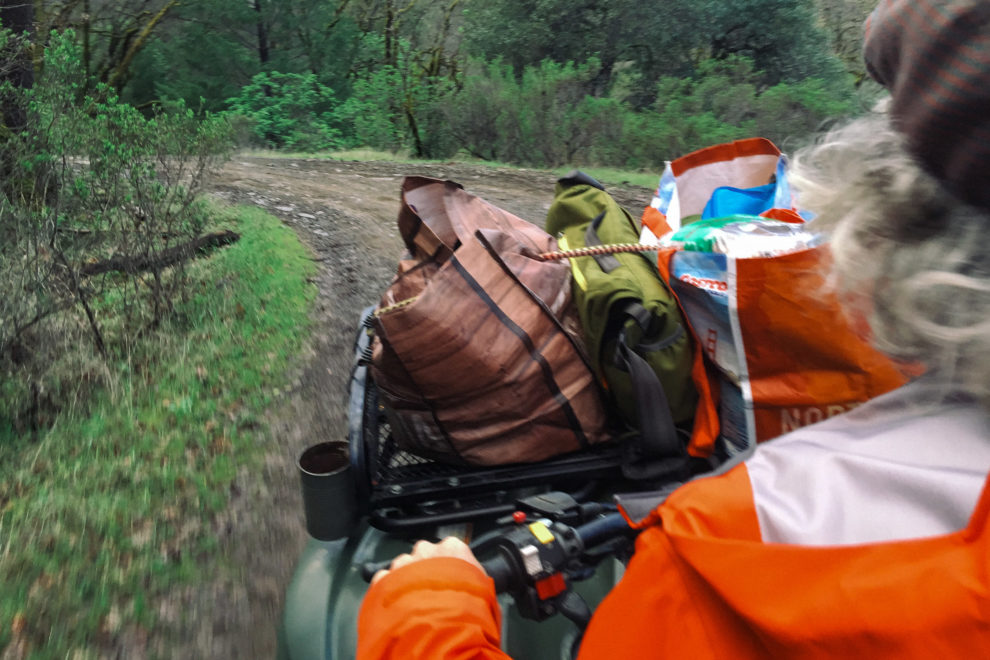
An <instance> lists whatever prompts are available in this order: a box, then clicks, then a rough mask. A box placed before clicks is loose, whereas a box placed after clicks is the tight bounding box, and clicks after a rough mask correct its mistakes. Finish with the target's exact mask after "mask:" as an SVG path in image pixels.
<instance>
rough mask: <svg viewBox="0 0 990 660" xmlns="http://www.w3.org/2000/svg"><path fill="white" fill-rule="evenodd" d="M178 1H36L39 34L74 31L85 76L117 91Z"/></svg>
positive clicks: (170, 15)
mask: <svg viewBox="0 0 990 660" xmlns="http://www.w3.org/2000/svg"><path fill="white" fill-rule="evenodd" d="M178 6H179V0H57V1H52V2H44V3H39V7H40V8H41V9H40V11H39V12H38V24H39V28H40V30H41V31H42V34H46V35H47V34H48V32H49V31H50V30H59V31H62V30H66V29H70V28H71V29H76V30H77V31H78V33H79V35H80V40H81V41H82V65H83V70H84V72H85V73H86V75H87V77H88V76H92V77H93V78H94V79H95V80H97V81H99V82H103V83H107V84H108V85H110V86H111V87H112V88H113V89H114V90H116V91H118V92H119V91H120V90H121V89H123V87H124V86H125V85H126V84H127V82H128V80H129V79H130V77H131V74H132V69H131V67H132V65H133V64H134V60H135V58H136V57H137V56H138V55H139V54H140V53H141V52H142V51H143V50H144V49H145V48H147V47H148V45H149V44H150V43H152V42H153V40H154V37H155V34H156V33H157V32H158V31H159V30H161V29H162V28H163V27H164V26H166V25H167V24H168V22H169V20H170V19H172V18H173V16H174V10H175V9H176V8H177V7H178Z"/></svg>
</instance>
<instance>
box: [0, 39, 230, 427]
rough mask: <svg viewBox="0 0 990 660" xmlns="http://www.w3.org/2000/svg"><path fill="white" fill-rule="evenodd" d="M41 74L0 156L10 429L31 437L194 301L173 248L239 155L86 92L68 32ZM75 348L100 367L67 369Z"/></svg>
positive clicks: (102, 94) (20, 94)
mask: <svg viewBox="0 0 990 660" xmlns="http://www.w3.org/2000/svg"><path fill="white" fill-rule="evenodd" d="M44 62H45V66H44V68H43V71H42V75H40V76H39V77H38V79H37V81H36V84H35V85H34V87H33V88H30V89H17V90H15V89H10V88H7V90H6V93H7V95H6V98H7V99H9V100H10V102H11V103H16V104H18V105H19V107H21V108H23V109H24V111H25V113H26V116H27V118H28V122H27V129H26V130H24V131H19V132H15V133H12V134H10V135H9V136H7V138H6V140H4V141H3V142H2V144H0V162H2V163H3V168H4V172H5V174H6V176H5V178H4V181H3V187H2V193H3V197H2V199H0V209H2V213H0V235H2V236H3V237H4V238H5V240H3V241H0V251H2V255H0V256H2V257H3V258H2V259H0V301H3V302H2V303H0V380H3V381H4V384H3V390H4V396H3V397H2V399H0V426H9V427H11V428H13V429H15V430H18V429H19V430H21V431H24V430H31V429H34V430H37V429H39V428H42V427H44V426H46V425H47V424H50V423H51V422H52V421H53V419H54V416H55V415H56V414H57V412H58V411H59V410H61V409H63V408H65V407H66V406H71V405H74V403H75V402H76V401H77V398H78V397H77V396H76V394H77V393H79V392H85V391H88V390H89V389H91V388H92V387H93V386H94V384H97V383H99V382H103V381H104V380H105V377H106V374H107V373H108V371H107V369H106V367H105V363H106V361H108V360H112V359H113V357H114V356H115V355H116V354H119V352H121V351H126V350H127V346H128V345H129V343H130V342H131V341H132V339H133V338H134V337H135V336H137V335H139V334H143V333H146V332H148V331H149V330H151V329H153V328H154V327H155V326H157V325H158V324H160V323H161V322H163V321H164V320H166V319H167V318H168V317H169V316H170V315H171V314H172V312H173V310H174V305H175V303H176V301H179V300H181V299H183V297H184V296H185V295H187V293H188V290H187V288H186V275H185V264H186V262H187V261H188V260H189V258H190V257H191V256H192V253H191V252H189V251H179V252H176V249H177V248H178V246H181V245H183V244H185V243H187V242H188V241H190V240H192V239H193V238H195V237H197V236H199V234H200V233H201V232H202V231H203V227H204V213H203V210H202V208H201V205H200V204H199V202H198V201H197V196H198V194H199V192H200V189H201V187H202V185H203V182H204V177H205V174H206V173H207V172H208V171H209V170H210V169H211V168H213V167H215V166H216V165H217V164H218V163H219V162H220V160H222V159H223V158H224V157H226V154H227V152H228V150H229V145H230V143H229V127H228V125H227V123H226V122H225V121H223V120H222V119H219V118H216V117H210V116H207V117H196V116H194V114H193V113H192V112H191V111H190V110H189V109H187V108H185V107H184V106H183V105H182V104H181V103H175V104H170V105H165V106H161V107H160V108H159V109H158V111H157V112H156V113H155V114H154V115H153V116H152V117H151V118H145V117H144V116H143V115H141V114H140V113H139V112H137V111H136V110H135V109H134V108H133V107H131V106H129V105H127V104H124V103H121V102H120V101H119V99H118V98H117V97H116V95H115V94H114V93H113V92H112V90H110V89H108V88H107V87H105V86H98V85H97V86H93V87H92V90H91V91H87V84H86V83H87V81H86V79H85V77H84V76H83V75H82V73H81V70H80V49H79V47H78V46H77V45H76V44H75V41H74V38H73V35H72V34H71V33H66V34H61V35H60V34H57V33H53V34H52V35H51V37H50V40H49V46H48V48H47V49H46V50H45V57H44ZM166 257H170V258H168V259H166ZM171 257H174V258H171ZM111 258H113V259H115V260H117V263H118V266H117V267H116V268H114V269H111V270H108V271H106V272H105V273H103V274H99V275H89V274H87V272H86V269H87V268H88V267H89V266H91V265H92V264H94V263H99V262H105V261H107V260H110V259H111ZM139 262H140V263H141V265H138V263H139ZM78 346H84V347H87V348H88V349H89V350H90V351H91V352H92V353H91V355H92V356H93V358H92V359H87V360H76V362H75V364H74V367H73V368H68V367H66V365H65V364H62V362H61V361H62V358H63V356H65V355H67V354H69V353H71V352H72V351H71V350H70V349H74V348H75V347H78ZM101 363H102V365H101ZM82 398H85V397H82Z"/></svg>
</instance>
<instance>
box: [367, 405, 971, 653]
mask: <svg viewBox="0 0 990 660" xmlns="http://www.w3.org/2000/svg"><path fill="white" fill-rule="evenodd" d="M890 399H891V397H890V395H888V403H889V402H890ZM893 400H894V402H895V404H896V405H894V406H893V407H890V406H888V408H887V409H886V411H884V410H883V409H880V412H879V413H877V408H876V406H875V405H874V404H873V402H871V403H869V404H866V405H865V406H863V407H861V408H860V409H859V411H863V412H862V414H859V415H857V413H858V411H854V412H853V413H849V414H847V415H843V416H840V417H836V418H833V420H829V421H828V422H824V423H822V424H819V425H817V426H815V427H809V428H808V429H803V430H802V431H801V432H798V433H795V434H792V436H798V437H797V438H791V436H785V438H781V439H779V440H775V441H773V442H771V443H768V445H764V446H763V447H761V448H760V450H758V451H757V453H756V455H755V456H754V457H753V458H751V459H750V460H749V461H747V463H744V464H740V465H738V466H736V467H735V468H733V469H732V470H730V471H729V472H727V473H725V474H723V475H720V476H715V477H708V478H703V479H698V480H696V481H693V482H691V483H689V484H687V485H685V486H683V487H681V488H680V489H678V490H677V491H676V492H675V493H674V494H673V495H672V496H671V497H670V498H668V499H667V501H666V502H665V503H663V504H662V505H660V506H659V507H656V508H655V509H654V510H652V512H650V513H649V515H647V516H646V517H645V519H643V520H641V521H639V522H638V523H637V525H641V526H643V527H645V529H644V531H643V532H642V534H641V535H640V536H639V539H638V540H637V545H636V553H635V555H634V556H633V558H632V560H631V561H630V563H629V566H628V569H627V571H626V574H625V576H624V577H623V579H622V581H621V582H620V583H619V584H618V585H617V586H616V588H615V589H614V590H613V591H612V592H611V593H610V594H609V596H608V597H607V598H606V599H605V601H604V602H603V603H602V604H601V606H600V607H599V608H598V610H597V611H596V612H595V615H594V617H593V618H592V621H591V624H590V626H589V627H588V630H587V633H586V635H585V638H584V642H583V644H582V648H581V653H580V655H579V660H580V659H583V660H591V659H600V658H658V659H659V658H664V659H665V660H668V659H670V658H692V659H693V658H742V659H747V658H775V659H779V658H785V659H786V658H801V659H815V658H897V659H910V658H919V659H921V658H924V659H926V660H927V659H928V658H932V657H952V658H977V657H988V656H990V570H988V566H990V530H988V528H987V523H988V518H990V490H988V487H987V483H986V482H987V480H986V475H987V470H988V469H990V462H988V461H990V442H988V440H987V439H988V438H990V423H988V421H987V418H986V416H985V415H984V414H983V413H982V411H977V410H975V409H974V408H973V407H965V406H963V407H961V408H960V407H958V406H957V407H956V408H953V409H950V410H948V411H947V412H946V411H944V410H943V411H942V412H939V411H935V412H934V413H933V412H932V411H931V410H930V409H913V408H912V407H911V406H912V405H913V404H910V403H908V404H904V402H903V401H900V402H899V401H897V397H896V396H894V397H893ZM905 405H906V407H905ZM871 406H873V407H872V408H871ZM881 408H882V407H881ZM929 408H930V407H929ZM864 409H870V410H864ZM912 411H913V412H912ZM870 420H873V421H870ZM877 420H879V421H877ZM876 424H880V425H883V426H884V428H883V429H882V430H880V431H877V429H876V428H874V426H875V425H876ZM871 425H874V426H871ZM940 431H941V434H939V432H940ZM960 438H961V440H960ZM957 441H958V442H957ZM926 443H927V444H926ZM939 443H941V447H942V449H941V452H940V453H937V452H928V453H926V451H925V449H924V448H925V447H927V446H931V445H933V444H934V445H935V446H936V447H937V446H938V445H939ZM905 446H906V447H908V448H909V452H913V453H914V454H917V456H914V455H913V454H911V453H905V452H903V451H897V452H893V453H892V452H891V448H892V447H893V448H895V449H896V448H898V447H901V448H903V447H905ZM953 448H954V449H956V450H958V451H957V452H956V453H955V454H953V453H952V452H951V451H950V450H951V449H953ZM940 456H948V457H949V458H948V459H947V460H946V461H942V462H941V463H940V458H939V457H940ZM792 457H793V458H797V459H799V461H797V462H795V461H791V460H790V458H792ZM933 463H934V465H933ZM864 479H867V480H868V483H869V487H868V488H867V489H866V491H863V492H855V491H857V489H858V488H860V486H859V484H861V483H862V482H863V480H864ZM981 484H982V486H981ZM830 488H831V490H829V489H830ZM860 490H862V489H860ZM850 491H851V492H850ZM867 491H868V492H869V493H871V495H870V497H871V498H872V499H871V500H869V501H863V506H861V507H859V509H857V508H855V507H850V505H849V504H850V503H849V502H848V501H844V500H847V499H848V498H849V497H853V498H854V500H855V498H856V497H859V498H860V499H861V500H862V498H863V497H864V493H865V492H867ZM782 492H783V496H781V493H782ZM945 492H949V493H950V494H949V495H947V496H946V495H945ZM823 494H830V495H829V496H823ZM833 500H835V501H836V502H838V504H839V506H837V507H836V506H831V503H832V501H833ZM874 504H875V506H874ZM898 511H899V513H898ZM878 512H879V515H877V514H878ZM933 512H934V513H933ZM963 512H965V513H963ZM960 516H962V522H961V524H957V520H958V519H959V518H960ZM967 516H968V522H967V521H966V517H967ZM793 530H802V531H800V533H799V534H798V536H797V537H795V532H794V531H793ZM805 530H811V531H805ZM952 530H955V531H952ZM933 532H936V533H933ZM801 534H804V535H805V536H804V537H802V536H800V535H801ZM831 538H834V539H835V540H834V542H833V543H831V544H829V543H828V541H829V539H831ZM871 539H872V540H871ZM768 540H771V541H773V542H768ZM781 540H783V541H787V542H781ZM499 618H500V615H499V610H498V605H497V603H496V601H495V594H494V592H493V588H492V583H491V580H490V579H489V578H487V577H486V576H484V575H483V574H482V573H481V572H480V571H478V570H477V569H476V568H475V567H473V566H471V565H469V564H467V563H466V562H463V561H461V560H457V559H430V560H425V561H422V562H418V563H414V564H411V565H409V566H406V567H404V568H402V569H400V570H398V571H396V572H395V573H393V574H391V575H389V576H388V577H387V578H386V579H384V580H382V581H380V582H379V583H378V584H376V585H375V586H374V587H372V588H371V589H370V590H369V592H368V594H367V596H366V598H365V601H364V604H363V607H362V610H361V614H360V618H359V624H358V638H359V642H358V657H359V658H360V659H361V660H370V659H372V658H392V659H395V660H400V659H401V660H408V659H410V658H468V657H470V658H505V657H507V656H505V654H504V653H502V651H500V650H499V647H498V639H499V629H500V621H499Z"/></svg>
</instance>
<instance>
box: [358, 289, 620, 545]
mask: <svg viewBox="0 0 990 660" xmlns="http://www.w3.org/2000/svg"><path fill="white" fill-rule="evenodd" d="M370 315H371V309H370V308H369V309H366V310H365V312H364V315H363V318H362V323H361V328H360V330H359V332H358V337H357V341H356V342H355V362H354V368H353V370H352V373H351V383H350V404H349V412H348V419H349V429H348V434H349V438H348V440H349V443H350V451H351V463H352V466H353V468H354V469H355V471H356V474H357V482H358V488H359V493H358V494H359V497H360V499H361V501H362V502H364V503H366V505H367V512H368V515H369V518H370V520H371V523H372V524H373V525H375V526H376V527H379V528H381V529H386V530H389V531H397V530H402V529H414V528H416V527H420V526H425V525H439V524H447V523H455V522H461V521H465V520H469V519H471V520H475V519H478V518H483V517H496V516H500V515H505V514H507V513H511V512H512V510H513V508H514V503H515V501H516V499H518V497H520V496H521V495H522V494H528V493H530V492H540V491H545V490H550V489H552V490H563V491H566V492H570V493H572V494H573V495H575V497H576V499H579V500H580V499H585V498H587V497H589V496H591V495H592V494H593V493H594V491H595V486H596V485H597V484H598V483H600V482H602V481H616V480H621V478H622V456H621V452H620V448H619V446H618V444H612V443H608V444H605V445H599V446H596V447H595V448H592V449H589V450H585V451H582V452H578V453H575V454H569V455H566V456H561V457H557V458H553V459H550V460H547V461H542V462H539V463H532V464H525V465H522V464H516V465H505V466H495V467H485V468H479V467H465V466H458V465H450V464H447V463H441V462H438V461H434V460H431V459H428V458H423V457H421V456H417V455H415V454H411V453H409V452H407V451H404V450H402V449H401V448H400V447H399V446H398V444H397V443H396V441H395V438H394V437H393V435H392V432H391V426H390V424H389V422H388V415H387V411H386V410H385V408H384V406H383V405H382V404H381V403H380V401H379V396H378V389H377V388H376V387H375V384H374V381H373V380H372V379H371V376H370V373H369V370H368V367H367V364H368V361H369V360H370V357H371V337H372V331H371V323H370Z"/></svg>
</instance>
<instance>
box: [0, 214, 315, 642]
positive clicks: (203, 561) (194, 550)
mask: <svg viewBox="0 0 990 660" xmlns="http://www.w3.org/2000/svg"><path fill="white" fill-rule="evenodd" d="M218 224H219V226H220V227H222V228H229V229H233V230H234V231H237V232H239V233H240V234H241V239H240V241H238V242H237V243H235V244H234V245H232V246H230V247H227V248H224V249H222V250H219V251H216V252H214V253H213V254H212V256H211V257H210V258H208V259H198V260H196V261H195V262H194V263H193V264H192V265H191V266H190V275H191V277H192V280H193V286H192V289H191V290H192V292H193V295H191V296H190V298H189V300H188V301H187V302H185V303H183V304H181V305H180V306H179V307H178V309H177V311H178V314H177V316H176V318H175V319H173V320H172V321H171V322H170V323H171V325H170V326H169V327H166V328H160V329H159V330H158V331H156V332H154V333H153V334H151V335H149V336H148V337H146V338H144V339H142V340H141V341H140V342H137V343H136V344H134V345H133V346H132V347H131V348H130V349H129V351H128V352H126V353H125V354H123V355H119V356H118V358H116V359H117V362H116V363H115V364H112V365H109V371H110V372H111V374H112V375H111V376H110V378H109V387H106V388H103V389H101V390H100V391H98V392H94V393H93V396H92V398H91V399H90V400H89V401H88V402H87V403H86V406H85V408H86V409H87V410H88V412H87V414H85V415H80V414H78V413H72V412H68V413H65V414H63V415H62V416H61V417H60V418H59V419H58V420H57V422H56V424H55V426H54V427H53V428H52V429H51V430H49V431H47V432H45V433H43V434H41V435H40V436H37V437H25V436H21V437H7V438H0V584H2V585H3V588H2V589H0V655H2V650H3V649H4V648H7V647H10V648H11V649H13V648H16V649H18V650H19V651H22V652H23V651H27V652H28V653H29V654H30V655H31V656H32V657H46V658H47V657H76V656H77V655H78V657H84V658H85V657H92V656H93V655H96V654H97V653H98V649H100V648H106V647H107V646H109V645H111V644H112V640H113V638H114V637H115V636H117V635H121V634H133V633H134V631H139V632H140V631H141V629H149V628H150V627H152V626H154V624H155V612H154V607H153V604H154V601H155V598H156V596H157V595H159V594H161V593H163V592H164V591H165V590H167V589H169V588H171V587H173V586H175V585H177V584H182V583H186V582H189V581H193V580H195V579H196V578H197V575H201V574H203V572H204V571H207V572H208V571H211V570H213V569H215V567H216V565H217V562H218V560H219V558H218V557H217V552H216V547H217V544H216V539H215V536H214V534H213V532H212V529H211V519H212V516H213V514H214V513H215V512H216V511H218V510H219V509H220V508H221V507H223V506H224V505H225V503H226V501H227V497H228V494H229V489H230V486H231V483H232V480H233V478H234V475H235V474H236V472H237V470H238V468H239V467H242V466H245V465H247V466H251V465H253V463H254V462H255V461H258V460H259V458H260V444H261V442H262V441H263V440H264V439H265V423H264V419H263V418H262V417H260V416H259V414H260V413H259V411H264V410H265V409H266V408H267V407H268V406H269V405H270V404H271V402H272V400H273V398H274V397H276V396H277V394H278V391H279V389H280V388H284V387H285V385H286V378H287V375H286V374H287V371H288V369H289V367H290V366H291V364H292V363H293V361H294V359H295V356H296V354H297V351H298V349H299V347H300V345H301V343H302V341H303V340H304V339H305V337H306V336H307V334H308V333H307V330H308V324H309V321H308V310H309V307H310V304H311V302H312V300H313V298H314V296H315V293H316V290H315V287H314V286H313V285H312V284H310V283H308V282H307V279H308V278H309V277H310V275H311V274H312V273H313V271H314V266H313V262H312V261H311V260H309V258H308V254H307V252H306V249H305V248H304V247H303V246H302V245H301V244H300V243H299V241H298V239H297V238H296V236H295V234H294V233H293V232H292V231H291V230H289V229H287V228H285V227H284V226H283V225H282V224H281V223H280V222H279V221H278V220H277V219H275V218H273V217H271V216H268V215H266V214H264V213H262V212H260V211H257V210H254V209H246V208H239V209H237V210H236V211H231V212H224V214H223V216H222V217H221V218H220V222H219V223H218ZM85 348H86V347H82V348H81V350H85ZM81 407H82V406H81ZM14 657H17V656H14Z"/></svg>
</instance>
